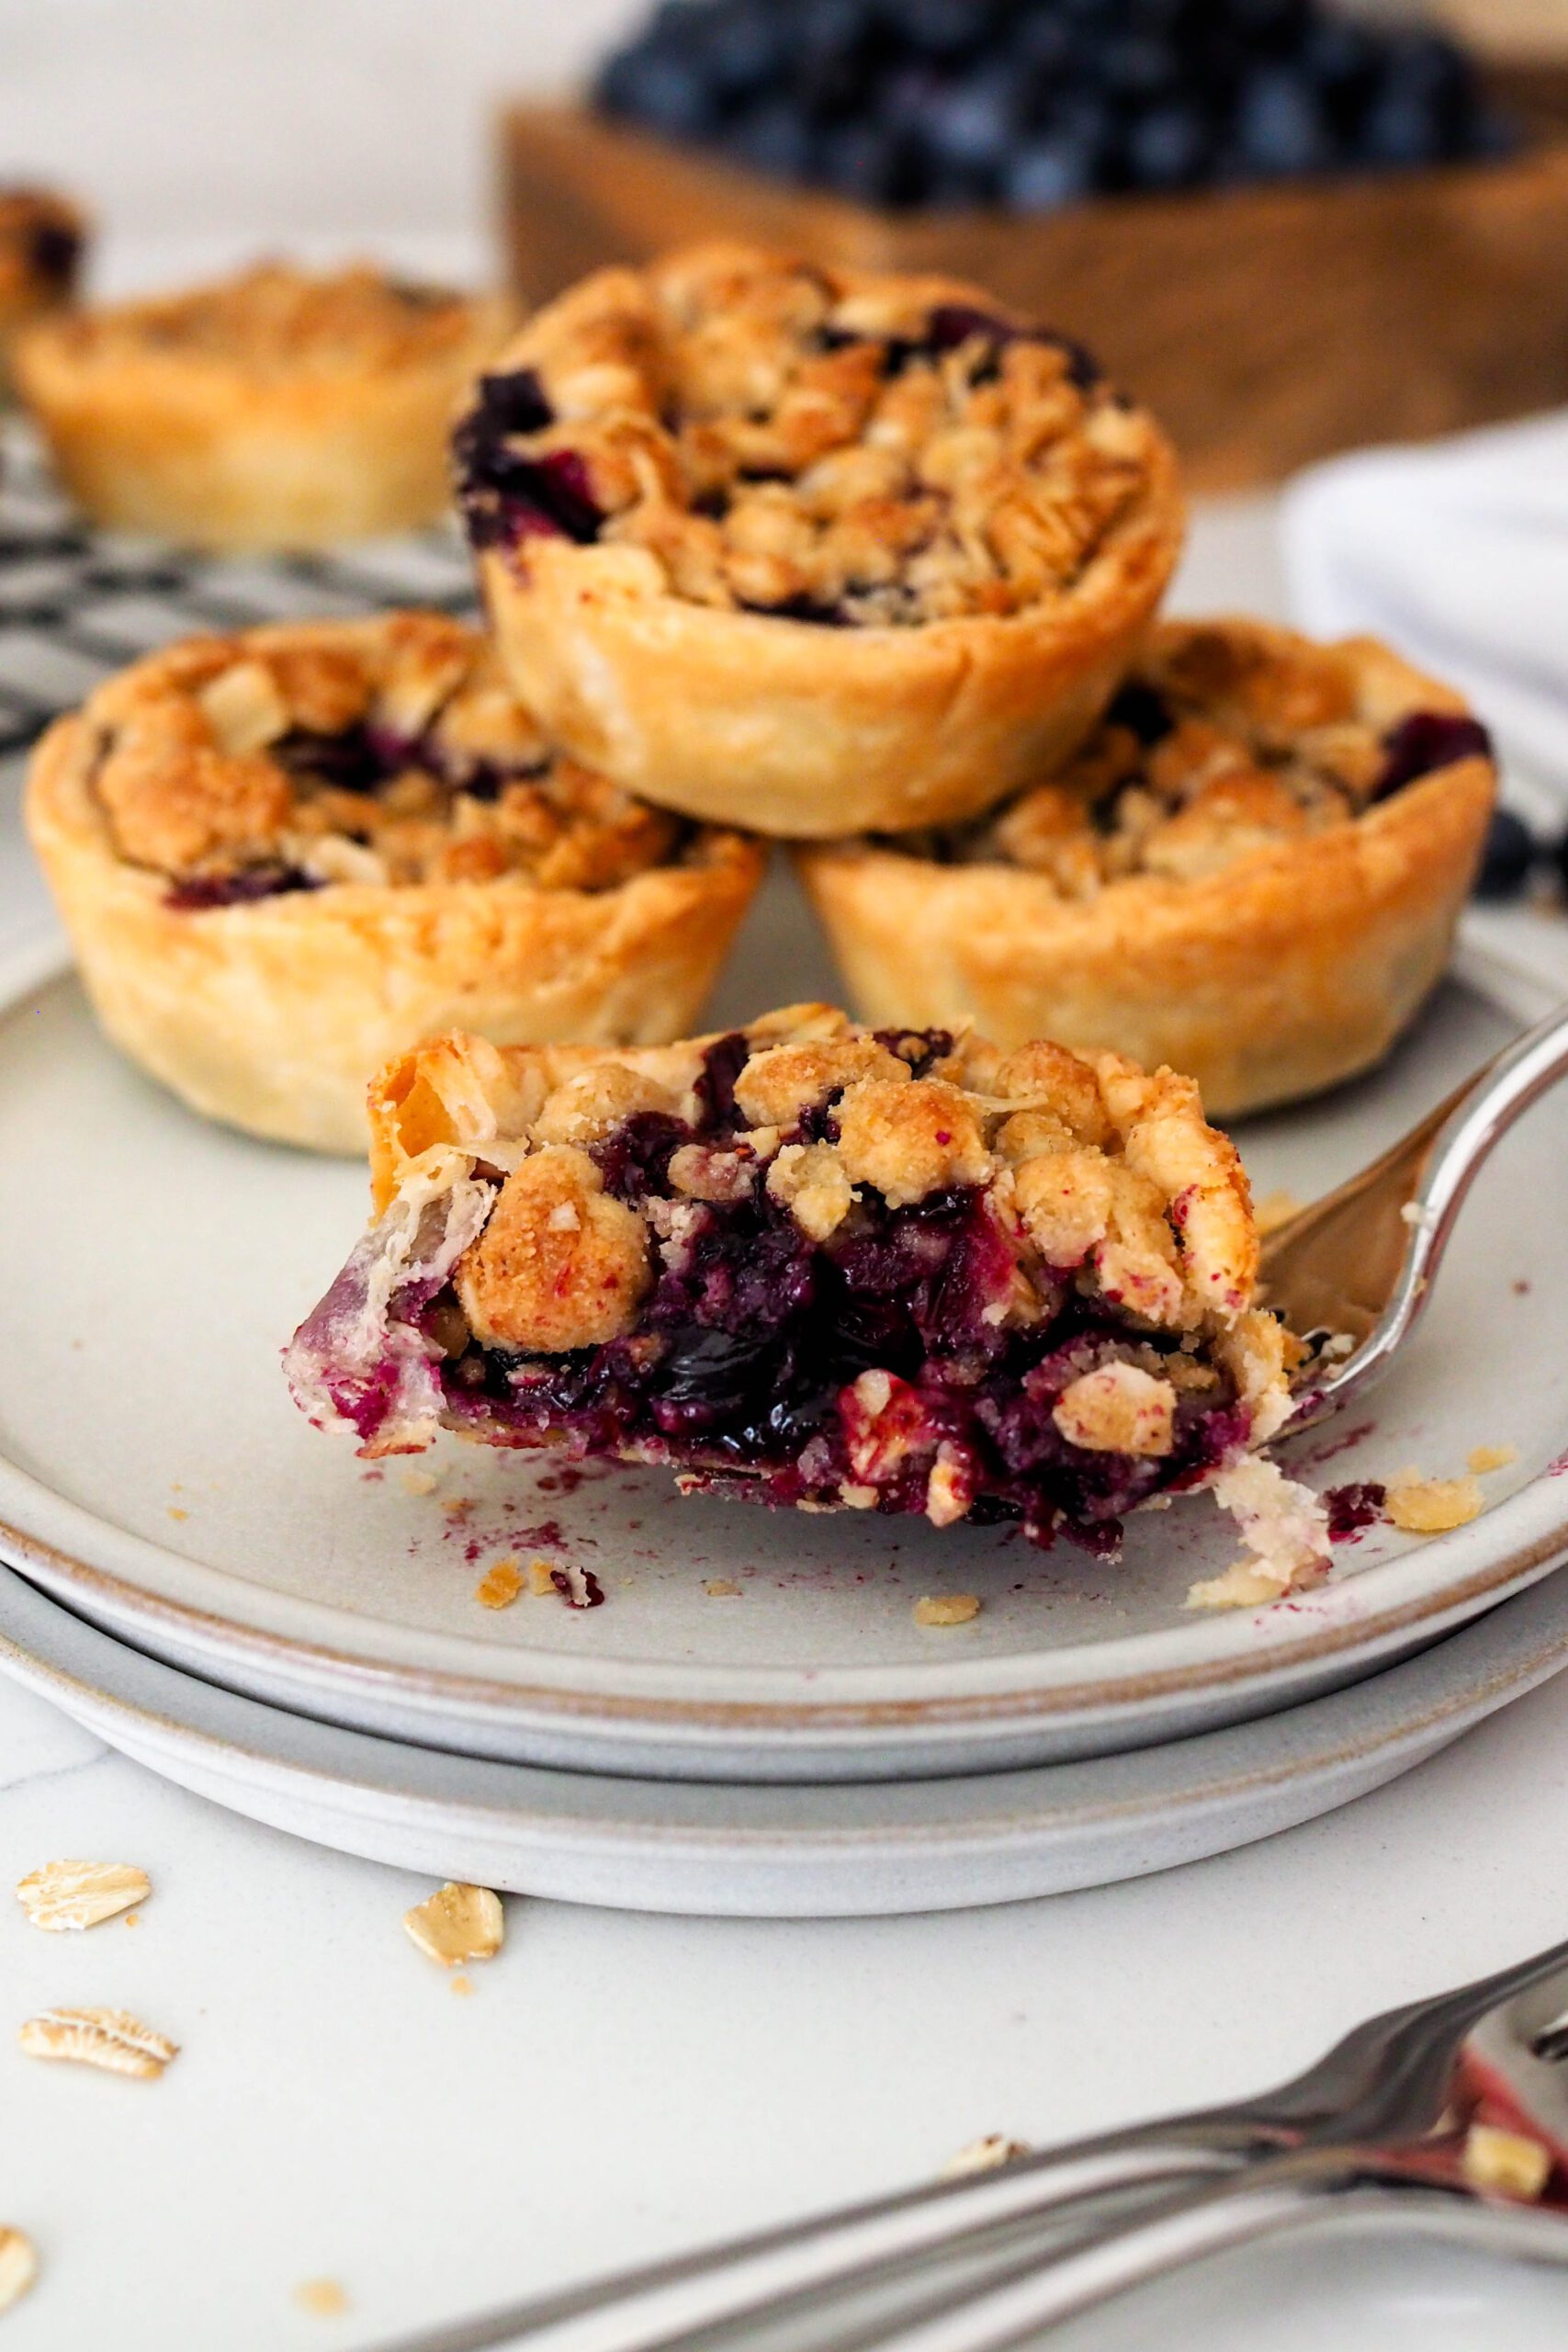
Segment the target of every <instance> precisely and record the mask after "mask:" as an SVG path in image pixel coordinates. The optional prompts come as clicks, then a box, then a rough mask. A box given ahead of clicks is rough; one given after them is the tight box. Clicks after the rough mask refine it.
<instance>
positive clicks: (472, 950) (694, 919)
mask: <svg viewBox="0 0 1568 2352" xmlns="http://www.w3.org/2000/svg"><path fill="white" fill-rule="evenodd" d="M95 756H96V738H95V736H94V733H93V730H92V729H90V728H89V727H88V726H87V725H86V724H85V722H84V721H83V720H82V719H80V718H75V717H71V718H62V719H58V720H56V722H55V724H54V725H53V726H52V727H51V729H50V730H49V732H48V733H47V734H46V735H45V736H44V737H43V739H42V741H41V742H40V743H39V747H38V750H37V752H35V754H34V757H33V763H32V767H31V771H30V773H29V776H28V792H27V802H26V810H27V822H28V833H29V835H30V838H31V840H32V843H33V846H34V848H35V850H36V851H37V853H38V855H39V860H40V862H41V864H42V865H43V868H44V872H45V874H46V876H48V879H49V883H50V887H51V889H52V891H53V893H54V898H55V901H56V904H57V906H58V908H59V910H60V913H61V915H62V919H63V921H64V923H65V927H66V930H67V932H68V933H70V936H71V941H72V944H73V948H74V950H75V953H76V957H77V961H78V964H79V967H80V969H81V974H82V978H83V981H84V984H85V988H86V989H87V993H88V996H89V997H90V999H91V1001H92V1003H93V1006H94V1009H95V1011H96V1013H97V1016H98V1019H99V1021H100V1022H101V1023H102V1024H103V1027H104V1028H105V1030H106V1031H107V1034H108V1035H109V1036H110V1037H112V1038H113V1040H114V1041H115V1043H116V1044H117V1045H118V1046H120V1047H121V1048H122V1049H123V1051H124V1052H125V1053H127V1054H128V1055H129V1056H130V1058H131V1059H132V1060H133V1061H134V1062H136V1063H138V1064H139V1065H140V1066H141V1069H144V1070H146V1071H147V1072H148V1073H149V1074H150V1075H151V1076H152V1077H153V1078H155V1079H158V1080H162V1082H163V1083H164V1085H165V1086H168V1087H170V1088H171V1089H172V1090H173V1091H174V1092H175V1094H177V1095H178V1096H179V1097H180V1098H181V1100H182V1101H183V1102H185V1103H187V1104H188V1105H189V1106H190V1108H191V1109H192V1110H195V1111H198V1112H201V1113H203V1114H205V1115H206V1116H208V1117H209V1118H214V1119H220V1120H223V1121H225V1122H227V1123H228V1124H229V1125H232V1126H236V1127H243V1128H245V1129H246V1130H248V1131H249V1132H250V1133H251V1134H253V1135H259V1136H267V1137H269V1138H272V1139H274V1140H276V1141H278V1142H283V1143H291V1144H300V1145H305V1146H307V1147H309V1148H313V1149H315V1150H319V1151H331V1152H344V1153H355V1154H359V1153H363V1151H364V1150H365V1148H366V1140H367V1117H366V1109H365V1101H366V1088H367V1084H368V1081H369V1080H370V1078H371V1075H372V1074H373V1073H374V1072H375V1071H376V1070H378V1069H380V1068H381V1066H382V1065H383V1064H384V1063H385V1062H387V1061H388V1060H389V1059H390V1058H391V1057H393V1056H395V1055H398V1054H401V1053H404V1052H406V1051H408V1050H409V1048H410V1047H412V1046H414V1045H415V1044H417V1043H418V1041H419V1040H420V1039H422V1038H424V1037H429V1036H434V1035H438V1034H440V1033H441V1032H443V1031H446V1030H448V1029H451V1028H454V1027H461V1028H463V1029H466V1030H468V1031H471V1032H473V1033H475V1034H476V1035H479V1036H482V1037H486V1038H488V1039H490V1040H491V1041H492V1042H493V1043H496V1044H501V1045H512V1044H519V1043H535V1042H541V1041H546V1042H547V1041H553V1040H566V1039H571V1040H577V1041H583V1042H588V1043H598V1044H601V1045H605V1046H615V1045H623V1044H646V1043H661V1042H663V1041H665V1040H668V1039H671V1038H675V1037H681V1036H683V1035H685V1034H686V1033H687V1032H688V1031H689V1030H690V1029H691V1028H692V1026H693V1025H694V1020H695V1017H696V1015H697V1013H698V1012H699V1010H700V1008H701V1006H702V1003H703V1001H704V999H705V996H706V995H707V992H708V990H709V989H710V988H711V986H712V984H713V981H714V978H715V977H716V973H717V971H718V969H719V967H720V966H721V965H722V963H723V961H724V958H725V956H726V955H727V953H728V948H729V944H730V942H731V940H732V938H733V937H734V934H735V933H736V931H737V930H738V928H739V924H740V921H741V918H742V917H743V916H744V914H745V912H746V910H747V908H748V906H749V905H750V900H751V898H752V895H753V893H754V891H755V890H756V888H757V885H758V883H759V882H760V881H761V875H762V870H763V862H764V861H763V855H762V853H761V850H760V849H759V848H758V847H757V846H756V845H755V844H754V843H752V842H744V841H741V840H739V838H738V837H736V836H735V835H734V834H718V835H715V836H713V837H711V838H710V839H708V840H707V841H706V842H703V843H702V844H701V845H700V847H699V848H698V851H697V854H695V855H694V857H693V859H692V861H691V862H690V863H687V864H682V865H657V866H651V867H649V869H648V870H647V871H645V872H643V873H640V874H637V875H635V876H633V877H632V878H631V879H630V880H629V881H626V882H624V883H622V884H620V885H619V886H618V887H617V888H613V889H608V890H599V891H584V890H563V889H541V888H537V887H536V885H534V884H533V883H531V882H529V881H527V880H526V879H525V878H521V877H518V876H503V877H502V879H500V880H498V881H494V882H456V883H431V884H421V885H415V886H412V887H408V888H394V887H391V886H388V885H380V884H365V883H337V884H332V885H329V886H327V887H326V888H321V889H315V890H299V891H290V892H287V893H283V894H280V895H279V896H276V897H274V898H268V899H256V900H253V901H250V902H248V903H242V904H237V905H232V906H226V907H218V908H209V909H179V908H174V907H171V906H169V905H168V904H167V903H166V899H167V893H168V890H169V887H170V886H169V883H168V880H167V877H166V876H163V875H160V874H155V873H152V872H150V871H148V870H147V869H145V868H143V867H141V866H137V865H130V864H129V863H127V862H126V861H125V860H124V859H122V858H120V857H119V856H118V854H116V851H115V848H114V845H113V843H112V841H111V840H110V838H109V835H108V832H107V827H106V825H105V823H104V820H103V818H102V815H101V813H100V811H99V809H98V806H97V803H96V797H95V796H94V794H93V791H92V788H91V776H92V772H93V765H94V760H95Z"/></svg>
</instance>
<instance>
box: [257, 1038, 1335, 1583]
mask: <svg viewBox="0 0 1568 2352" xmlns="http://www.w3.org/2000/svg"><path fill="white" fill-rule="evenodd" d="M371 1124H372V1147H371V1168H372V1179H373V1190H374V1202H375V1209H376V1222H375V1223H374V1225H373V1226H372V1227H371V1228H370V1230H369V1232H368V1233H367V1235H366V1236H365V1238H363V1240H362V1241H361V1242H360V1243H359V1245H358V1247H357V1248H356V1249H355V1251H354V1253H353V1255H352V1257H351V1258H350V1259H349V1261H348V1263H347V1265H346V1266H345V1267H344V1271H343V1272H342V1274H341V1275H340V1276H339V1277H338V1279H337V1281H336V1282H335V1283H333V1286H332V1288H331V1289H330V1291H329V1292H328V1293H327V1295H326V1296H325V1297H324V1298H323V1299H322V1301H321V1305H320V1306H318V1307H317V1308H316V1309H315V1311H314V1312H313V1313H312V1314H311V1315H310V1317H309V1318H308V1320H307V1321H306V1322H305V1323H304V1324H303V1325H302V1326H301V1328H300V1329H299V1332H298V1333H297V1335H296V1337H295V1340H294V1341H293V1344H292V1347H291V1349H290V1351H289V1354H288V1371H289V1374H290V1378H291V1380H292V1383H293V1385H294V1390H295V1394H296V1397H297V1398H298V1400H299V1403H300V1405H301V1406H302V1407H303V1408H304V1409H305V1411H306V1412H307V1413H308V1414H309V1415H310V1417H311V1419H313V1420H315V1421H316V1422H317V1423H319V1424H320V1425H321V1426H325V1427H336V1428H339V1429H347V1430H351V1431H352V1432H353V1434H354V1435H355V1437H356V1439H357V1440H358V1444H359V1451H360V1453H362V1454H366V1455H370V1456H375V1455H378V1454H383V1453H400V1452H412V1451H415V1450H417V1449H418V1448H420V1447H422V1446H424V1445H426V1444H428V1443H429V1442H430V1441H431V1440H432V1438H433V1437H434V1435H435V1433H436V1431H437V1430H441V1429H451V1430H457V1431H458V1432H459V1433H460V1434H462V1435H464V1436H466V1437H469V1438H473V1439H477V1440H479V1441H480V1442H484V1443H487V1444H491V1445H502V1446H515V1447H524V1448H532V1447H555V1448H558V1449H562V1450H564V1451H566V1452H568V1453H571V1454H574V1455H577V1456H580V1457H581V1456H588V1455H604V1456H612V1457H615V1458H616V1459H619V1460H622V1461H629V1462H641V1463H654V1464H666V1465H668V1466H669V1467H670V1468H671V1469H672V1470H673V1471H674V1472H675V1473H676V1475H677V1476H678V1478H679V1480H680V1483H681V1484H682V1487H684V1488H686V1489H687V1490H714V1491H717V1492H723V1493H728V1494H734V1495H739V1496H743V1497H746V1498H750V1499H753V1500H757V1501H761V1502H765V1503H772V1504H778V1505H784V1506H786V1507H793V1508H795V1509H796V1510H877V1511H886V1512H890V1513H906V1514H911V1515H913V1514H919V1515H922V1516H924V1517H925V1518H926V1519H928V1520H930V1521H931V1522H933V1523H934V1524H935V1525H937V1526H939V1527H949V1526H953V1525H954V1524H956V1523H957V1522H959V1521H969V1522H971V1523H974V1524H978V1525H988V1524H992V1523H995V1522H997V1521H1019V1522H1021V1524H1022V1526H1023V1528H1024V1530H1025V1532H1026V1533H1027V1534H1028V1536H1029V1537H1030V1538H1031V1540H1032V1541H1033V1542H1035V1543H1037V1544H1048V1543H1049V1542H1050V1541H1051V1540H1052V1538H1053V1537H1054V1536H1055V1533H1056V1532H1058V1531H1060V1532H1064V1533H1066V1534H1067V1535H1069V1536H1071V1537H1072V1538H1074V1539H1075V1540H1076V1541H1077V1542H1078V1543H1079V1544H1083V1545H1085V1546H1087V1547H1088V1548H1089V1550H1090V1551H1093V1552H1096V1553H1100V1554H1102V1555H1103V1554H1111V1553H1112V1552H1114V1550H1115V1548H1116V1545H1117V1543H1118V1541H1119V1538H1120V1535H1121V1532H1122V1520H1123V1518H1124V1516H1125V1515H1126V1513H1127V1512H1129V1511H1131V1510H1136V1509H1138V1508H1139V1507H1140V1506H1141V1505H1143V1504H1145V1503H1148V1502H1151V1501H1157V1500H1162V1499H1164V1498H1167V1497H1168V1496H1169V1495H1171V1494H1173V1493H1175V1492H1177V1491H1180V1490H1191V1489H1196V1488H1200V1487H1209V1488H1212V1489H1213V1492H1214V1493H1215V1495H1216V1496H1217V1497H1218V1498H1219V1500H1220V1501H1221V1502H1222V1503H1223V1504H1224V1505H1225V1506H1226V1507H1227V1508H1229V1509H1231V1510H1234V1512H1235V1516H1236V1518H1237V1520H1238V1521H1239V1522H1240V1525H1241V1530H1242V1534H1243V1539H1244V1541H1245V1542H1246V1544H1247V1546H1248V1547H1249V1549H1250V1551H1251V1553H1252V1554H1253V1555H1254V1557H1253V1560H1252V1561H1251V1562H1250V1563H1249V1564H1248V1568H1247V1597H1248V1598H1252V1599H1256V1598H1258V1597H1259V1595H1260V1594H1261V1593H1275V1594H1277V1593H1278V1592H1280V1591H1282V1590H1283V1589H1286V1588H1287V1587H1288V1586H1290V1585H1291V1584H1292V1583H1293V1582H1296V1581H1299V1580H1301V1579H1303V1578H1305V1577H1311V1576H1312V1575H1314V1573H1316V1572H1317V1571H1318V1570H1319V1569H1320V1568H1321V1566H1322V1563H1323V1561H1324V1558H1325V1553H1326V1534H1325V1521H1324V1518H1323V1513H1322V1510H1321V1508H1320V1507H1319V1505H1318V1504H1317V1502H1316V1500H1315V1498H1314V1497H1312V1496H1311V1495H1309V1494H1307V1493H1306V1492H1305V1491H1304V1490H1303V1489H1302V1488H1300V1487H1293V1486H1292V1485H1291V1484H1290V1483H1289V1482H1288V1481H1286V1480H1285V1479H1284V1478H1282V1477H1281V1476H1280V1473H1279V1471H1278V1470H1277V1468H1276V1467H1275V1466H1274V1465H1273V1464H1270V1463H1269V1462H1267V1461H1265V1460H1263V1459H1261V1458H1260V1457H1259V1455H1258V1453H1257V1451H1256V1449H1257V1448H1258V1447H1259V1446H1260V1445H1262V1444H1263V1443H1265V1442H1267V1440H1268V1439H1269V1437H1271V1436H1272V1435H1273V1434H1274V1433H1275V1432H1276V1431H1277V1430H1279V1429H1280V1427H1281V1426H1282V1424H1283V1423H1284V1421H1285V1420H1286V1419H1287V1418H1288V1416H1289V1414H1290V1411H1291V1397H1290V1391H1289V1387H1288V1383H1287V1371H1288V1367H1289V1365H1290V1363H1291V1362H1292V1356H1293V1355H1294V1354H1295V1352H1296V1350H1295V1343H1294V1342H1293V1341H1292V1340H1291V1339H1290V1338H1289V1336H1288V1335H1287V1334H1286V1332H1285V1331H1284V1330H1283V1329H1282V1328H1281V1327H1280V1324H1279V1323H1278V1322H1276V1321H1275V1320H1274V1318H1273V1317H1270V1316H1269V1315H1267V1314H1264V1313H1262V1312H1260V1311H1258V1309H1257V1308H1255V1307H1254V1306H1253V1304H1252V1297H1253V1289H1254V1283H1255V1280H1256V1276H1257V1272H1258V1234H1257V1228H1256V1226H1255V1224H1254V1220H1253V1214H1252V1204H1251V1199H1250V1195H1249V1193H1248V1191H1247V1179H1246V1177H1245V1175H1244V1173H1243V1171H1242V1169H1241V1165H1240V1162H1239V1161H1238V1159H1237V1158H1236V1155H1235V1150H1234V1148H1233V1147H1232V1146H1231V1145H1230V1143H1229V1142H1228V1141H1227V1140H1226V1139H1225V1137H1224V1136H1221V1135H1219V1134H1217V1133H1216V1132H1215V1131H1214V1129H1213V1128H1212V1127H1210V1126H1208V1125H1206V1124H1205V1122H1204V1118H1203V1112H1202V1105H1201V1102H1200V1100H1199V1095H1198V1090H1197V1088H1196V1087H1195V1086H1194V1085H1193V1084H1192V1082H1191V1081H1190V1080H1189V1079H1185V1078H1179V1077H1178V1076H1176V1075H1175V1074H1174V1072H1172V1071H1170V1070H1160V1071H1158V1072H1157V1073H1156V1075H1155V1076H1153V1077H1149V1076H1146V1075H1145V1072H1144V1071H1142V1070H1141V1069H1137V1068H1135V1067H1134V1064H1133V1063H1131V1062H1129V1061H1125V1060H1123V1059H1122V1058H1121V1057H1119V1056H1116V1055H1101V1056H1100V1057H1099V1059H1098V1060H1097V1061H1089V1060H1085V1059H1081V1058H1080V1057H1078V1056H1077V1055H1075V1054H1072V1053H1068V1052H1067V1051H1066V1050H1065V1048H1063V1047H1061V1046H1054V1045H1045V1044H1039V1043H1036V1044H1032V1045H1028V1046H1023V1047H1021V1049H1019V1050H1018V1051H1017V1052H1014V1053H1011V1054H1007V1055H1003V1054H1002V1053H1000V1052H998V1049H997V1048H996V1047H994V1046H989V1045H987V1044H985V1043H983V1042H982V1041H981V1040H980V1039H978V1038H976V1037H974V1036H969V1037H964V1038H962V1039H954V1037H953V1036H952V1035H949V1034H947V1033H945V1032H940V1031H931V1030H927V1031H919V1032H909V1031H899V1030H884V1031H872V1030H868V1029H862V1028H856V1027H853V1026H852V1024H851V1023H849V1022H848V1021H847V1020H846V1019H845V1017H844V1015H843V1014H842V1013H840V1012H832V1011H830V1010H829V1009H828V1008H826V1007H824V1006H818V1005H797V1006H795V1007H792V1008H791V1009H789V1010H787V1011H785V1012H776V1013H773V1014H770V1015H769V1016H767V1017H766V1018H765V1019H763V1020H761V1021H758V1022H756V1023H753V1024H752V1025H751V1026H750V1028H748V1029H746V1030H743V1031H737V1032H734V1033H732V1034H731V1035H726V1036H714V1037H706V1038H699V1039H696V1040H694V1041H693V1042H691V1043H688V1044H684V1045H679V1046H667V1047H665V1048H662V1049H652V1050H643V1051H638V1052H633V1053H616V1052H615V1051H604V1050H599V1051H593V1050H589V1049H584V1048H581V1047H562V1046H543V1047H536V1048H527V1047H522V1048H518V1047H513V1048H512V1049H511V1050H509V1051H497V1050H496V1049H495V1048H494V1047H493V1046H488V1045H485V1044H483V1043H481V1042H480V1041H479V1039H477V1038H473V1037H468V1036H463V1035H456V1036H452V1037H447V1038H444V1039H442V1040H440V1041H438V1042H437V1043H434V1044H431V1045H427V1046H422V1047H421V1048H419V1049H418V1050H417V1051H416V1052H414V1053H413V1054H412V1055H409V1056H407V1057H404V1058H403V1059H402V1060H400V1061H397V1062H394V1063H393V1064H392V1065H391V1066H390V1067H389V1069H386V1070H385V1071H383V1073H382V1074H381V1076H380V1078H379V1079H378V1080H377V1082H376V1083H375V1085H374V1086H373V1088H372V1090H371Z"/></svg>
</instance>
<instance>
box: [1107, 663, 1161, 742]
mask: <svg viewBox="0 0 1568 2352" xmlns="http://www.w3.org/2000/svg"><path fill="white" fill-rule="evenodd" d="M1105 724H1106V726H1108V727H1125V728H1126V729H1127V730H1128V732H1129V733H1130V734H1133V735H1135V736H1136V737H1137V739H1138V741H1139V742H1140V743H1142V744H1144V745H1145V748H1148V747H1152V746H1153V745H1154V744H1156V743H1160V742H1163V741H1164V740H1165V738H1166V737H1167V736H1168V734H1169V733H1170V731H1171V729H1173V728H1174V727H1175V725H1176V720H1175V718H1173V716H1172V714H1171V708H1170V705H1169V704H1168V702H1167V701H1166V698H1165V696H1164V695H1162V694H1161V693H1160V691H1159V688H1158V687H1157V686H1151V685H1149V684H1146V683H1145V681H1144V680H1143V679H1142V678H1130V679H1129V680H1128V681H1127V683H1126V684H1125V685H1123V686H1121V687H1119V688H1118V689H1117V691H1116V693H1115V695H1113V696H1112V697H1111V704H1110V707H1108V709H1107V711H1106V713H1105Z"/></svg>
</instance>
